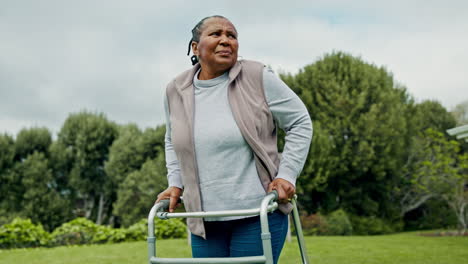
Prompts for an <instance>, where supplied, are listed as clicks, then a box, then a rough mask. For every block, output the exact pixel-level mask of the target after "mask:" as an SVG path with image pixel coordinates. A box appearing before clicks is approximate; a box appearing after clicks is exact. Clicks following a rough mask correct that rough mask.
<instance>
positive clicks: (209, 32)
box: [192, 17, 239, 72]
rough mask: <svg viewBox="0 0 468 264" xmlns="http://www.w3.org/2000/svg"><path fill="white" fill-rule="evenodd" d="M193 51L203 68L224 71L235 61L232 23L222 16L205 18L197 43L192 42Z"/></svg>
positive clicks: (235, 33)
mask: <svg viewBox="0 0 468 264" xmlns="http://www.w3.org/2000/svg"><path fill="white" fill-rule="evenodd" d="M192 48H193V53H194V54H195V55H197V56H198V60H199V61H200V64H201V66H202V69H203V68H210V69H212V70H214V71H220V72H223V71H226V70H228V69H229V68H231V67H232V66H233V65H234V64H235V63H236V62H237V50H238V49H239V43H238V42H237V31H236V28H235V27H234V25H233V24H232V23H231V22H230V21H229V20H227V19H224V18H217V17H214V18H210V19H207V20H205V22H204V23H203V26H202V32H201V34H200V41H199V42H198V43H196V42H192Z"/></svg>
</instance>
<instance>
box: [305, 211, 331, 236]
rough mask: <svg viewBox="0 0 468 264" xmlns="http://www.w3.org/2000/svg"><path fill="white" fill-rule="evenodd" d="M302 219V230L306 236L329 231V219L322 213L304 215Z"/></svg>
mask: <svg viewBox="0 0 468 264" xmlns="http://www.w3.org/2000/svg"><path fill="white" fill-rule="evenodd" d="M300 219H301V224H302V232H303V233H304V235H305V236H317V235H324V234H326V233H327V229H328V223H327V220H326V219H325V217H324V216H323V215H321V214H320V213H317V214H310V215H302V216H301V217H300Z"/></svg>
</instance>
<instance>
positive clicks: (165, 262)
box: [150, 256, 266, 264]
mask: <svg viewBox="0 0 468 264" xmlns="http://www.w3.org/2000/svg"><path fill="white" fill-rule="evenodd" d="M265 261H266V259H265V256H252V257H237V258H151V259H150V264H187V263H198V264H200V263H203V264H212V263H213V264H214V263H216V264H224V263H229V264H237V263H265Z"/></svg>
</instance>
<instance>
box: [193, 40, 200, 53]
mask: <svg viewBox="0 0 468 264" xmlns="http://www.w3.org/2000/svg"><path fill="white" fill-rule="evenodd" d="M192 52H193V55H195V56H198V55H199V54H198V42H195V41H192Z"/></svg>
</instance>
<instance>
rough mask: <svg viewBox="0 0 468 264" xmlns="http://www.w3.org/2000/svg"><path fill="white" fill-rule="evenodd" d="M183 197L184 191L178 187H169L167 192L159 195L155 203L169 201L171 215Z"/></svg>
mask: <svg viewBox="0 0 468 264" xmlns="http://www.w3.org/2000/svg"><path fill="white" fill-rule="evenodd" d="M181 195H182V189H180V188H178V187H168V188H167V189H166V190H164V191H163V192H161V193H160V194H158V199H156V202H155V203H158V202H159V201H161V200H165V199H169V213H173V212H174V209H175V208H176V206H177V204H178V201H179V198H180V196H181Z"/></svg>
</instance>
